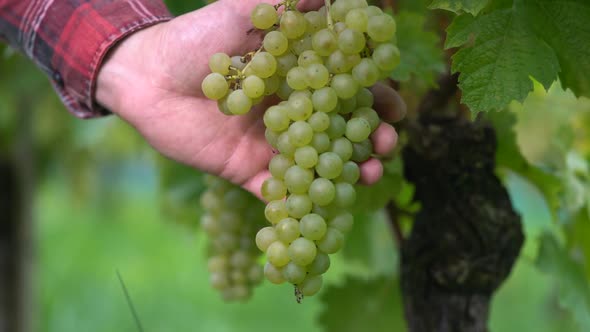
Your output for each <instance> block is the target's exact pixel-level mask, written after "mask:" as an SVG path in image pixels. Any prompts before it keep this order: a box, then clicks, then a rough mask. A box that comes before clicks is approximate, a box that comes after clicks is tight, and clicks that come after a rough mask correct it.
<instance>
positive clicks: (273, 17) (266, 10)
mask: <svg viewBox="0 0 590 332" xmlns="http://www.w3.org/2000/svg"><path fill="white" fill-rule="evenodd" d="M278 19H279V15H278V13H277V10H276V9H275V8H274V7H273V6H272V5H269V4H267V3H259V4H258V5H256V7H254V10H252V13H251V14H250V20H251V21H252V24H253V25H254V26H255V27H256V28H258V29H261V30H266V29H268V28H270V27H272V26H273V25H275V23H277V21H278Z"/></svg>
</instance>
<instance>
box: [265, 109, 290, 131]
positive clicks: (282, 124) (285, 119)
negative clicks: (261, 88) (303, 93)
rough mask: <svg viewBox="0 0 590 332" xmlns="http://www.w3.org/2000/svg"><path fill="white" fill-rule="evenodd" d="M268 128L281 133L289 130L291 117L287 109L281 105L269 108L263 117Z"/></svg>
mask: <svg viewBox="0 0 590 332" xmlns="http://www.w3.org/2000/svg"><path fill="white" fill-rule="evenodd" d="M262 120H263V121H264V125H265V126H266V128H268V129H270V130H273V131H275V132H281V131H283V130H286V129H287V128H289V116H288V114H287V109H286V108H285V107H282V106H280V105H274V106H271V107H269V108H268V109H267V110H266V112H264V116H263V117H262Z"/></svg>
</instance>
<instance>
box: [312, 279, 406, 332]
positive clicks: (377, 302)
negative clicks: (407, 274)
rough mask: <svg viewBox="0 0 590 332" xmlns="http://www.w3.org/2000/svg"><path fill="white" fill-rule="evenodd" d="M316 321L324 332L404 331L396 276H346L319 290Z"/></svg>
mask: <svg viewBox="0 0 590 332" xmlns="http://www.w3.org/2000/svg"><path fill="white" fill-rule="evenodd" d="M322 302H323V304H324V308H323V311H322V313H321V314H320V317H319V321H320V325H322V326H323V328H324V331H327V332H358V331H372V332H380V331H405V330H406V329H405V324H404V318H403V313H402V302H401V295H400V292H399V287H398V285H397V281H396V280H392V279H384V278H382V279H376V280H369V281H365V280H355V279H348V280H347V281H346V282H345V283H344V284H343V285H342V286H330V287H328V288H327V289H326V291H324V292H323V294H322Z"/></svg>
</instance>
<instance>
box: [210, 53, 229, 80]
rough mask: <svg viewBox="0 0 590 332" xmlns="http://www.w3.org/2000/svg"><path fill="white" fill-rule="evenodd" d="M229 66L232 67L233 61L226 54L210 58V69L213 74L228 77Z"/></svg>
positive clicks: (216, 54)
mask: <svg viewBox="0 0 590 332" xmlns="http://www.w3.org/2000/svg"><path fill="white" fill-rule="evenodd" d="M229 66H231V59H230V57H229V55H227V54H225V53H215V54H213V55H212V56H211V57H210V58H209V69H211V72H213V73H219V74H221V75H227V74H229Z"/></svg>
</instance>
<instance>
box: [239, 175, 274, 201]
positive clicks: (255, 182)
mask: <svg viewBox="0 0 590 332" xmlns="http://www.w3.org/2000/svg"><path fill="white" fill-rule="evenodd" d="M270 177H271V175H270V172H269V171H267V170H264V171H261V172H260V173H258V174H256V175H254V176H253V177H252V178H251V179H250V180H248V181H246V182H245V183H244V184H243V185H242V187H244V189H246V190H248V191H249V192H251V193H252V194H254V196H256V197H258V199H260V200H261V201H265V200H264V198H262V192H261V191H260V190H261V188H262V184H263V183H264V181H265V180H266V179H268V178H270Z"/></svg>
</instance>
